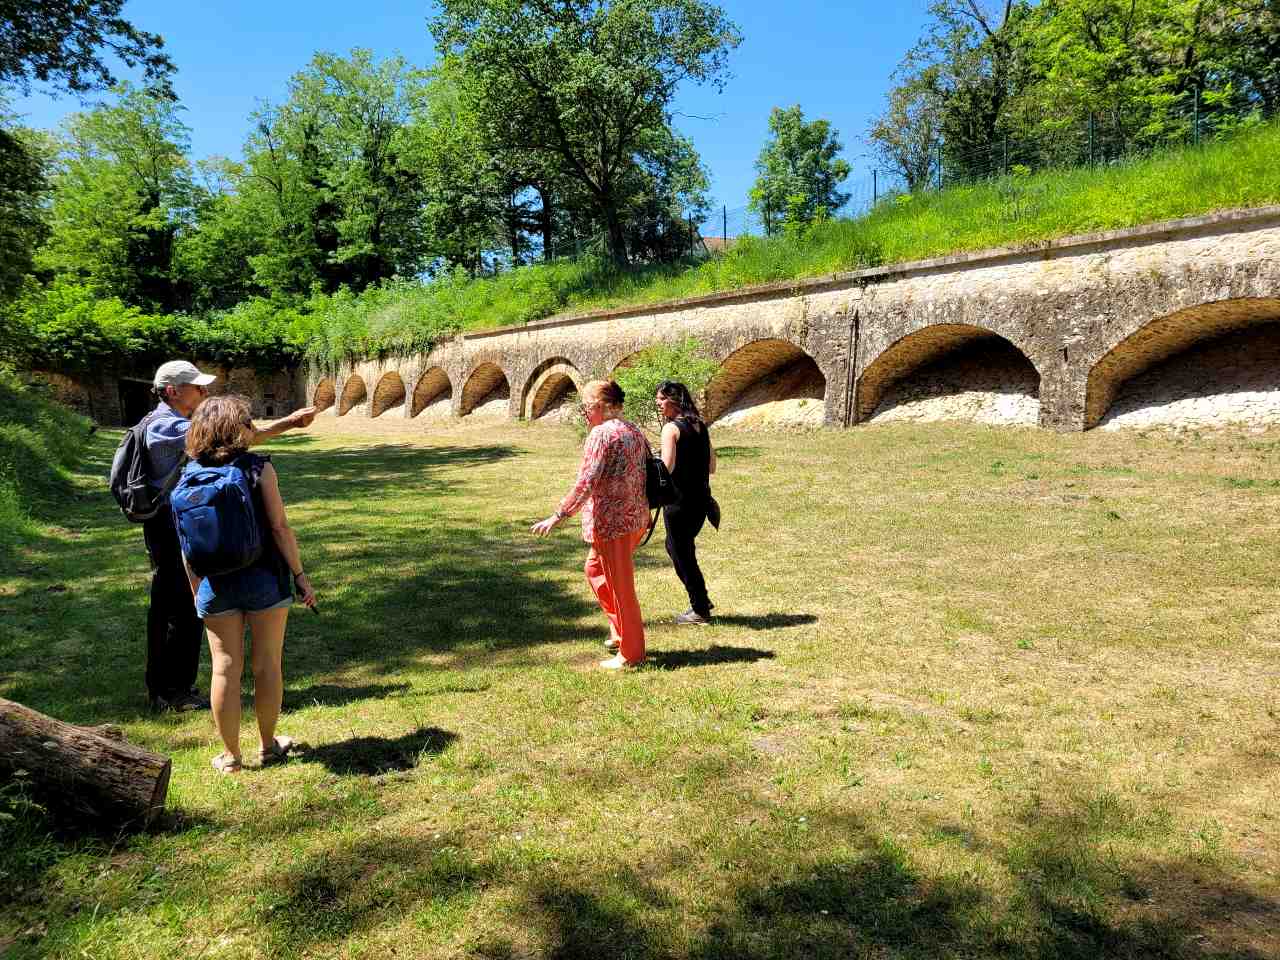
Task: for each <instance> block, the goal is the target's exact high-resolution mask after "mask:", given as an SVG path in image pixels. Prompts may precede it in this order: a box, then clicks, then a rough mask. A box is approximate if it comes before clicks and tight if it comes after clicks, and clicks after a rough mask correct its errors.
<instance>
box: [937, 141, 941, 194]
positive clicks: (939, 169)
mask: <svg viewBox="0 0 1280 960" xmlns="http://www.w3.org/2000/svg"><path fill="white" fill-rule="evenodd" d="M938 189H939V190H941V189H942V141H941V140H939V141H938Z"/></svg>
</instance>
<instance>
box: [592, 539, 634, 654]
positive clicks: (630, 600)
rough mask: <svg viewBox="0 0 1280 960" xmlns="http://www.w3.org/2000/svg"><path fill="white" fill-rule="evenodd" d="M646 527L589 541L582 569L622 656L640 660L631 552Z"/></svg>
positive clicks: (632, 552)
mask: <svg viewBox="0 0 1280 960" xmlns="http://www.w3.org/2000/svg"><path fill="white" fill-rule="evenodd" d="M644 534H645V531H643V530H640V531H638V532H637V533H629V534H627V535H626V536H623V537H616V538H615V539H613V540H601V541H599V542H597V543H593V544H592V545H591V552H590V553H588V554H587V562H586V565H585V566H584V567H583V572H584V573H585V574H586V575H587V583H589V584H590V585H591V589H592V591H593V592H594V593H595V595H596V600H597V601H599V603H600V609H601V610H603V611H604V615H605V616H606V617H608V618H609V633H610V634H611V635H612V636H613V638H614V639H615V640H617V641H618V650H619V652H621V654H622V659H624V660H626V661H627V662H628V663H639V662H640V661H641V660H643V659H644V619H643V618H642V617H641V616H640V601H639V600H637V599H636V567H635V563H634V561H633V557H632V554H634V553H635V552H636V547H638V546H639V545H640V541H641V540H643V539H644Z"/></svg>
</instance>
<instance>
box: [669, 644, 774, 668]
mask: <svg viewBox="0 0 1280 960" xmlns="http://www.w3.org/2000/svg"><path fill="white" fill-rule="evenodd" d="M774 656H776V654H774V652H773V651H772V650H757V649H756V648H755V647H726V646H722V645H721V644H718V643H717V644H713V645H712V646H710V647H707V648H705V649H703V650H653V651H650V653H649V662H650V663H651V664H653V666H655V667H657V668H658V669H659V670H680V669H683V668H685V667H713V666H716V665H718V664H724V663H755V662H756V661H757V660H772V659H773V658H774Z"/></svg>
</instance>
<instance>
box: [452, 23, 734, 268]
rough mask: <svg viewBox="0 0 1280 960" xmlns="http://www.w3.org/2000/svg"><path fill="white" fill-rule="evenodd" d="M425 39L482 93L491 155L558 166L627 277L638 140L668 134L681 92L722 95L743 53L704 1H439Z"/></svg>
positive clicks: (730, 31) (482, 116)
mask: <svg viewBox="0 0 1280 960" xmlns="http://www.w3.org/2000/svg"><path fill="white" fill-rule="evenodd" d="M431 30H432V34H433V35H434V37H435V39H436V42H437V45H438V46H439V48H440V51H441V53H442V54H443V55H454V56H456V57H457V58H458V60H459V62H460V63H461V66H462V70H463V71H464V72H465V73H466V74H467V75H468V76H469V78H470V79H471V80H472V81H473V82H474V83H475V84H476V85H477V87H478V88H479V89H482V90H485V91H487V92H488V94H487V95H486V96H485V97H483V98H482V99H480V100H479V101H478V104H477V105H478V109H479V114H480V115H479V121H480V125H481V128H482V129H483V131H484V135H485V140H486V143H487V144H488V145H489V146H490V147H491V148H492V149H494V150H497V151H499V152H529V153H533V154H535V155H537V156H540V157H550V158H555V159H556V160H557V161H558V166H559V167H560V168H561V169H562V170H563V172H564V174H565V176H567V177H570V178H571V179H572V180H573V181H574V182H575V183H576V184H577V185H578V186H580V187H581V189H582V190H583V192H584V193H585V194H586V195H588V196H589V197H590V198H591V200H592V202H593V204H594V206H595V208H596V211H597V212H598V215H599V218H600V220H601V221H602V223H603V224H604V227H605V230H606V233H607V237H608V251H609V255H610V257H611V258H612V259H613V260H614V262H615V263H618V264H622V265H625V264H626V263H627V261H628V256H627V244H626V234H625V225H624V222H623V216H622V205H623V200H624V197H625V194H624V181H625V180H626V179H627V177H628V175H629V174H630V173H631V171H632V169H633V167H634V165H635V163H636V153H637V150H639V149H640V148H641V146H642V139H643V138H644V137H645V136H646V135H647V134H648V133H649V132H650V131H653V130H654V129H655V128H658V127H660V126H666V125H668V112H669V108H670V104H671V100H672V98H673V96H674V95H675V91H676V88H677V87H678V86H679V85H680V83H682V82H683V81H685V80H691V81H693V82H695V83H711V84H713V85H715V86H717V87H720V86H722V85H723V83H724V81H725V79H726V62H727V57H728V53H729V51H730V50H732V49H734V48H735V47H736V46H737V45H738V43H739V42H740V41H741V37H740V35H739V34H738V31H737V28H736V27H735V26H734V25H733V24H732V23H731V22H730V21H729V20H728V19H727V18H726V17H725V15H724V12H723V11H722V10H721V9H720V8H719V7H717V6H715V5H713V4H711V3H709V2H706V0H598V2H592V3H584V2H582V0H540V2H537V3H524V2H520V0H441V4H440V12H439V13H438V15H437V16H436V17H435V19H434V20H433V21H432V23H431Z"/></svg>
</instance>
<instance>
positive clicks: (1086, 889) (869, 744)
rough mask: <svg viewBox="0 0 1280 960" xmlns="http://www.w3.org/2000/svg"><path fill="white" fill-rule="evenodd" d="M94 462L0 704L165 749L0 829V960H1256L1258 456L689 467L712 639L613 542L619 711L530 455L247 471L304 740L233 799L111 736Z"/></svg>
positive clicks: (1178, 441) (723, 452)
mask: <svg viewBox="0 0 1280 960" xmlns="http://www.w3.org/2000/svg"><path fill="white" fill-rule="evenodd" d="M379 423H380V422H378V423H375V424H373V425H368V424H365V425H362V429H366V428H367V429H369V430H371V431H373V430H377V429H380V428H379ZM344 427H346V424H344V423H340V422H333V423H331V424H328V425H325V426H323V427H322V428H321V430H323V431H335V430H341V429H343V428H344ZM112 439H113V438H112V437H99V438H95V439H94V440H92V441H91V442H90V446H89V449H88V450H87V451H86V457H85V459H84V460H83V462H82V465H81V468H80V472H79V474H78V475H77V477H76V478H75V491H76V493H77V494H78V496H77V497H75V498H69V499H66V500H65V501H63V503H62V504H61V506H60V508H59V510H58V512H57V513H56V515H53V516H50V517H49V518H47V519H46V521H45V523H44V524H43V525H42V526H40V527H39V528H38V531H37V532H36V533H35V534H33V539H30V540H28V541H27V542H26V544H25V545H24V546H23V547H22V549H21V552H20V554H19V555H18V557H17V560H16V566H15V568H14V569H13V570H11V571H10V572H7V573H5V574H4V575H3V576H0V663H2V664H3V666H2V667H0V671H2V675H0V696H5V697H9V698H12V699H16V700H19V701H21V702H24V703H27V704H29V705H30V706H32V707H35V708H37V709H41V710H45V711H47V712H49V713H52V714H55V715H58V716H61V717H63V718H65V719H67V720H70V721H75V722H81V723H99V722H106V721H111V722H117V723H121V724H122V725H123V726H124V728H125V730H126V731H127V733H128V735H129V737H130V738H131V739H132V740H133V741H134V742H137V743H141V744H143V745H146V746H148V747H150V748H153V749H156V750H161V751H163V752H165V753H167V754H170V755H171V756H172V757H173V760H174V775H173V782H172V788H171V811H170V814H169V815H168V816H167V818H166V820H165V823H164V824H163V825H162V826H161V827H160V828H159V829H157V830H156V831H155V832H153V833H150V834H146V835H141V836H119V837H117V836H106V837H101V838H84V837H81V838H78V839H76V838H70V837H66V836H59V837H55V838H54V839H52V840H50V839H48V838H47V830H43V829H41V830H35V831H32V830H31V829H30V827H31V822H30V821H29V820H27V821H24V822H25V823H26V824H27V828H28V829H27V833H26V834H23V835H21V836H20V837H19V838H18V839H14V837H13V836H12V834H11V835H10V836H7V837H6V838H5V842H4V843H3V844H2V845H0V846H2V847H3V849H4V850H5V854H4V857H3V858H2V859H0V870H3V871H6V874H7V875H6V876H5V877H3V878H0V952H3V951H4V950H5V949H6V948H7V950H8V955H9V956H12V957H14V958H21V960H26V958H35V957H41V958H63V957H65V958H70V957H82V956H89V957H93V958H95V960H108V958H116V957H130V958H145V957H168V956H174V955H181V956H191V957H196V956H199V957H202V958H204V957H263V958H266V957H270V958H279V957H391V956H414V957H487V958H493V957H558V958H574V957H581V958H588V957H589V958H601V957H604V958H610V957H617V958H623V957H626V958H660V957H661V958H666V957H679V958H699V960H709V958H744V957H745V958H784V957H785V958H792V957H799V956H804V957H831V958H835V957H840V958H845V957H856V956H867V957H870V956H874V957H952V956H991V955H997V954H998V955H1001V956H1007V957H1016V958H1050V957H1054V958H1057V957H1098V956H1124V957H1195V958H1200V957H1232V958H1242V960H1243V958H1250V960H1253V958H1261V957H1269V956H1276V955H1277V954H1278V953H1280V934H1277V930H1278V929H1280V924H1278V923H1277V920H1278V919H1280V849H1278V848H1277V845H1276V843H1275V838H1276V836H1277V822H1278V821H1277V818H1278V817H1280V801H1278V800H1277V795H1278V791H1277V790H1276V784H1277V782H1278V778H1280V751H1278V750H1277V746H1276V744H1277V739H1276V733H1277V722H1278V720H1277V714H1276V712H1275V711H1276V706H1275V700H1274V691H1275V682H1276V681H1275V678H1276V677H1277V675H1280V645H1277V640H1276V634H1277V628H1278V627H1280V606H1278V605H1277V601H1276V598H1275V592H1274V563H1273V556H1274V544H1275V542H1276V539H1277V533H1278V532H1280V531H1278V530H1277V527H1280V520H1277V517H1278V516H1280V511H1277V506H1278V505H1280V500H1278V499H1277V498H1280V487H1276V486H1275V485H1274V484H1273V483H1271V481H1272V480H1273V479H1274V478H1275V477H1276V476H1277V471H1276V467H1277V458H1278V457H1280V436H1277V435H1276V434H1275V433H1274V432H1273V433H1269V434H1265V435H1259V436H1249V437H1231V436H1226V435H1223V436H1219V437H1209V438H1195V437H1182V438H1169V437H1164V436H1156V435H1151V436H1144V435H1140V434H1119V433H1117V434H1107V435H1104V434H1099V433H1092V434H1088V435H1075V436H1059V435H1054V434H1049V433H1044V432H1040V431H1035V430H1009V429H1005V430H997V429H984V428H976V427H968V426H946V425H935V426H908V425H894V426H891V427H866V428H860V429H858V430H854V431H847V432H837V431H822V432H816V433H811V434H799V435H795V434H793V435H789V436H771V435H764V434H747V433H739V434H733V433H730V432H728V431H721V432H719V433H718V435H717V443H718V446H719V448H720V461H721V464H722V466H721V474H720V475H719V476H718V478H717V484H716V493H717V496H718V497H719V499H720V500H721V503H722V504H723V506H724V513H725V520H726V522H725V525H724V529H723V530H722V531H721V532H720V533H719V534H716V533H714V532H712V531H708V532H707V533H706V534H704V535H703V537H702V538H701V539H700V547H701V552H702V556H703V561H704V566H705V567H706V569H707V572H708V578H709V583H710V587H711V590H712V596H713V599H714V600H715V601H716V603H717V605H718V609H717V612H718V613H719V614H721V616H720V619H719V622H718V624H717V625H715V626H712V627H709V628H705V629H702V630H698V631H696V632H688V631H681V630H679V629H677V628H676V627H674V625H673V624H672V623H671V621H670V617H671V614H673V613H674V612H676V611H678V610H681V609H683V607H684V605H685V601H684V598H683V596H682V595H681V594H680V591H679V587H678V585H677V583H676V581H675V577H674V575H673V574H672V572H671V571H670V569H669V566H668V564H667V562H666V559H665V557H664V556H663V555H662V553H661V550H660V548H656V547H657V544H651V545H650V546H649V547H647V548H646V549H645V551H644V552H643V554H642V558H641V561H640V567H639V573H638V581H639V590H640V599H641V604H642V606H643V608H644V610H645V612H646V615H647V620H648V626H649V631H650V634H649V642H650V649H651V654H652V665H651V666H650V667H648V668H646V669H644V670H641V671H639V672H636V673H634V674H630V675H625V676H614V675H609V674H605V673H603V672H602V671H598V670H596V669H595V667H594V665H595V662H596V661H597V660H598V659H599V658H600V656H601V655H602V654H603V650H602V648H601V646H600V641H601V640H602V639H603V638H604V635H605V631H604V628H603V621H602V619H601V617H600V616H599V614H598V612H597V611H596V610H595V608H594V604H593V603H592V602H591V601H590V600H589V595H588V591H587V588H586V586H585V584H584V583H583V582H582V581H581V570H580V565H581V558H582V547H581V544H579V543H578V542H576V540H575V539H574V537H573V536H572V535H569V534H564V533H562V534H561V535H559V536H558V537H557V538H555V539H553V540H551V541H539V540H535V539H533V538H531V537H530V536H529V535H528V533H527V528H528V525H529V524H530V523H531V522H532V521H533V520H535V519H537V518H539V517H540V516H541V515H542V514H544V513H545V512H546V511H547V509H548V508H549V506H550V505H551V504H553V503H554V502H555V499H556V497H557V496H558V495H559V493H560V492H562V490H563V489H564V488H565V487H566V485H567V484H568V482H569V481H570V478H571V474H572V471H573V468H574V466H575V464H576V457H577V450H578V440H577V438H576V437H575V436H574V433H573V431H572V430H570V429H568V428H565V427H550V426H545V425H511V426H490V427H486V428H479V427H475V426H466V425H460V426H456V427H450V428H447V429H441V430H439V431H438V432H435V433H433V434H431V435H426V434H422V433H420V432H418V431H417V430H410V428H409V427H408V426H403V427H402V428H401V429H400V430H399V432H390V431H388V432H386V433H385V434H383V435H377V434H376V433H373V434H365V435H362V436H360V437H354V436H341V435H337V434H334V433H330V432H319V431H317V432H313V433H311V434H308V435H298V434H295V435H292V436H289V437H286V438H283V439H282V440H280V441H278V442H276V443H274V444H272V445H271V452H272V453H273V454H274V457H275V462H276V464H277V467H278V469H279V471H280V475H281V485H282V488H283V491H284V494H285V497H286V500H287V501H288V503H289V504H290V507H291V517H292V520H293V522H294V525H295V526H296V528H297V530H298V532H299V536H300V538H301V541H302V544H303V552H304V556H305V557H306V560H307V564H308V567H309V568H310V570H311V571H312V574H313V579H314V581H315V582H316V584H317V587H318V589H319V590H320V592H321V594H322V603H323V608H324V612H323V613H322V615H320V616H318V617H316V616H311V615H302V614H298V615H295V616H294V617H293V618H292V620H291V623H290V632H289V639H288V643H287V649H286V655H285V664H286V680H287V693H286V714H285V716H284V718H283V722H282V732H286V733H289V734H292V735H294V736H298V737H301V738H303V739H305V740H306V741H307V742H308V744H309V746H310V749H309V751H307V752H306V753H304V754H303V755H302V756H300V757H299V758H297V759H296V760H294V761H292V762H290V763H289V764H288V765H286V766H284V767H281V768H275V769H272V770H270V771H263V772H260V771H256V770H250V771H247V772H246V773H245V774H244V775H243V776H241V777H240V778H238V779H227V778H219V777H217V776H216V775H215V774H214V773H213V771H212V770H211V769H210V768H209V758H210V757H211V756H212V755H213V754H214V753H215V752H216V747H215V737H214V734H213V731H212V727H211V725H210V721H209V718H208V717H207V716H195V717H165V718H159V719H157V718H153V717H150V716H148V715H146V714H144V713H143V712H142V703H143V698H142V691H141V665H142V652H143V642H142V625H143V614H144V592H145V591H144V585H145V582H146V569H145V567H146V563H145V559H144V556H143V552H142V545H141V542H140V537H139V535H138V532H137V530H136V529H133V528H130V527H129V526H128V525H127V524H125V523H124V522H123V521H122V520H120V519H119V517H118V515H117V514H116V513H115V512H114V509H113V507H112V505H111V503H110V501H109V499H108V497H107V496H106V494H105V492H104V491H103V489H102V484H101V480H100V476H101V474H102V473H103V470H104V466H105V458H106V457H107V456H108V455H109V453H110V450H111V448H112V446H113V444H112ZM655 548H656V549H655ZM202 682H203V681H202ZM251 737H252V732H251V731H246V734H245V744H246V748H248V746H249V744H250V742H251ZM42 837H44V839H41V838H42Z"/></svg>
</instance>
